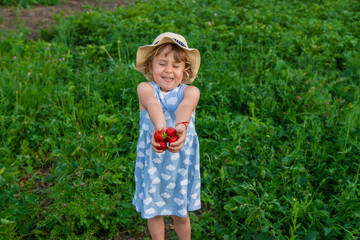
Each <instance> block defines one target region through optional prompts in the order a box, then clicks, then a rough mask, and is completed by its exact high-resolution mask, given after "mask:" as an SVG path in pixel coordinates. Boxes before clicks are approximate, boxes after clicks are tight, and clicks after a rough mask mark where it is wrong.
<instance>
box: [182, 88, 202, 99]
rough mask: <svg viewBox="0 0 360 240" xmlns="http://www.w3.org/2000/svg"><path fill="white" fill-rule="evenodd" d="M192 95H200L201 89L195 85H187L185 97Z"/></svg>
mask: <svg viewBox="0 0 360 240" xmlns="http://www.w3.org/2000/svg"><path fill="white" fill-rule="evenodd" d="M187 96H191V97H197V98H199V97H200V91H199V89H198V88H197V87H195V86H186V87H185V89H184V97H187Z"/></svg>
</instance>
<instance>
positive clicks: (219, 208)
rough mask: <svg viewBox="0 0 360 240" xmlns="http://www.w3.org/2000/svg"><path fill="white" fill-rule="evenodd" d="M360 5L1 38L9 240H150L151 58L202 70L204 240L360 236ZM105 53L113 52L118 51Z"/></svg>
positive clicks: (129, 18) (156, 9)
mask: <svg viewBox="0 0 360 240" xmlns="http://www.w3.org/2000/svg"><path fill="white" fill-rule="evenodd" d="M359 10H360V7H359V5H358V4H357V3H356V1H350V0H349V1H329V0H324V1H263V0H256V1H235V0H234V1H230V0H228V1H205V0H197V1H157V0H154V1H151V2H146V1H136V2H135V4H133V5H130V6H129V7H128V8H120V9H118V10H116V11H114V12H108V11H104V10H101V9H98V8H96V9H93V10H91V9H89V11H87V12H84V13H82V14H81V15H79V16H69V17H67V18H63V17H61V16H57V17H56V21H57V23H56V24H55V25H54V26H53V28H52V29H51V30H43V31H42V32H41V34H40V39H39V40H38V41H36V42H33V41H29V40H27V39H26V31H25V30H22V31H19V32H16V33H5V34H4V35H3V37H1V39H0V51H1V55H0V63H1V65H0V71H1V72H0V76H1V78H0V159H1V160H0V202H1V206H0V219H1V222H0V236H1V237H2V238H4V239H28V238H29V239H64V238H69V239H104V238H111V239H112V238H115V237H116V236H118V237H121V238H130V237H139V236H144V234H145V236H146V238H149V234H148V233H146V222H145V221H144V220H142V219H141V218H140V216H139V214H137V213H136V212H135V209H134V207H133V206H132V204H131V200H132V195H133V193H134V182H133V171H134V161H135V158H136V152H135V150H136V142H137V137H138V121H139V110H138V100H137V96H136V86H137V84H139V83H140V82H142V81H144V77H143V76H141V74H140V73H138V72H136V71H135V70H134V64H135V58H136V56H135V55H136V50H137V47H138V46H140V45H144V44H149V43H151V42H152V40H153V39H154V38H155V37H156V36H157V35H158V34H159V33H161V32H164V31H173V32H177V33H180V34H183V35H184V36H185V37H186V39H187V41H188V43H189V45H190V47H195V48H197V49H198V50H199V51H200V53H201V55H202V65H201V68H200V71H199V75H198V78H197V79H196V80H195V82H194V85H195V86H197V87H198V88H199V89H200V92H201V98H200V102H199V105H198V108H197V115H196V128H197V133H198V135H199V138H200V149H201V177H202V210H201V212H199V214H194V213H191V215H190V217H191V220H192V230H193V238H194V239H357V238H358V237H360V231H359V226H360V217H359V216H360V212H359V209H360V200H359V194H360V192H359V170H360V165H359V163H360V157H359V156H360V149H359V146H360V145H359V135H360V134H359V133H360V124H359V123H360V119H359V117H360V111H359V105H360V102H359V80H360V79H359V76H360V65H359V62H360V56H359V52H360V47H359V46H360V44H359V34H360V25H359V22H360V21H359V20H360V19H359V14H360V13H359V12H360V11H359ZM105 49H106V51H105Z"/></svg>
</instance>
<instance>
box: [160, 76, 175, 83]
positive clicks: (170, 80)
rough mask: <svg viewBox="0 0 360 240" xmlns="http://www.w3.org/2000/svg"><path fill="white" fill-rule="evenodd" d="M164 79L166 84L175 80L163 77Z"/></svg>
mask: <svg viewBox="0 0 360 240" xmlns="http://www.w3.org/2000/svg"><path fill="white" fill-rule="evenodd" d="M162 79H163V80H164V81H165V82H172V81H173V80H174V79H173V78H167V77H162Z"/></svg>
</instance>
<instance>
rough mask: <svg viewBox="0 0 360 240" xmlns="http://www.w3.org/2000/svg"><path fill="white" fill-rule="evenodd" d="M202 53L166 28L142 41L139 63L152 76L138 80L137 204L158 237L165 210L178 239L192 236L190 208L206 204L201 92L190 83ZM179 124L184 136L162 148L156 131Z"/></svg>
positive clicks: (153, 235)
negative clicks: (198, 118) (198, 115)
mask: <svg viewBox="0 0 360 240" xmlns="http://www.w3.org/2000/svg"><path fill="white" fill-rule="evenodd" d="M199 67H200V53H199V51H198V50H196V49H193V48H188V46H187V43H186V40H185V38H184V37H183V36H181V35H179V34H175V33H170V32H166V33H163V34H160V35H159V36H158V37H157V38H156V39H155V40H154V42H153V44H152V45H146V46H142V47H139V49H138V51H137V57H136V69H137V70H138V71H140V72H141V73H143V74H144V76H145V78H146V79H147V80H148V81H149V82H142V83H140V84H139V85H138V88H137V93H138V97H139V105H140V130H139V132H140V136H139V140H138V144H137V158H136V165H135V185H136V189H135V195H134V199H133V204H134V205H135V207H136V210H137V211H138V212H140V213H141V216H142V218H144V219H148V227H149V231H150V234H151V237H152V238H153V239H164V231H165V226H164V219H163V216H171V218H172V219H173V222H174V227H175V231H176V234H177V235H178V237H179V239H190V238H191V227H190V219H189V215H188V211H195V210H198V209H200V208H201V204H200V171H199V142H198V138H197V135H196V132H195V122H194V120H195V108H196V106H197V103H198V101H199V97H200V92H199V90H198V88H196V87H194V86H187V85H185V84H191V83H192V82H193V81H194V79H195V77H196V74H197V72H198V69H199ZM168 127H174V128H175V129H176V133H177V135H178V136H179V139H178V140H177V141H176V142H173V143H170V144H169V145H168V149H167V150H159V147H160V144H159V143H157V142H156V141H155V139H154V133H155V131H160V130H166V129H167V128H168Z"/></svg>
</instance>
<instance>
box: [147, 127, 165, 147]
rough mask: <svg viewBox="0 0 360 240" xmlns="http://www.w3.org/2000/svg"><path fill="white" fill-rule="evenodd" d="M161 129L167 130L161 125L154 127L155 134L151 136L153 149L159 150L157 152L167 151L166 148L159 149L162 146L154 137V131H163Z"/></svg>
mask: <svg viewBox="0 0 360 240" xmlns="http://www.w3.org/2000/svg"><path fill="white" fill-rule="evenodd" d="M161 130H165V129H164V128H163V127H161V126H158V127H154V131H153V134H152V136H151V141H150V142H151V148H152V150H154V152H157V153H163V152H164V151H165V150H160V149H158V148H159V147H160V144H159V143H157V142H156V141H155V138H154V133H155V132H157V131H161Z"/></svg>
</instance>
